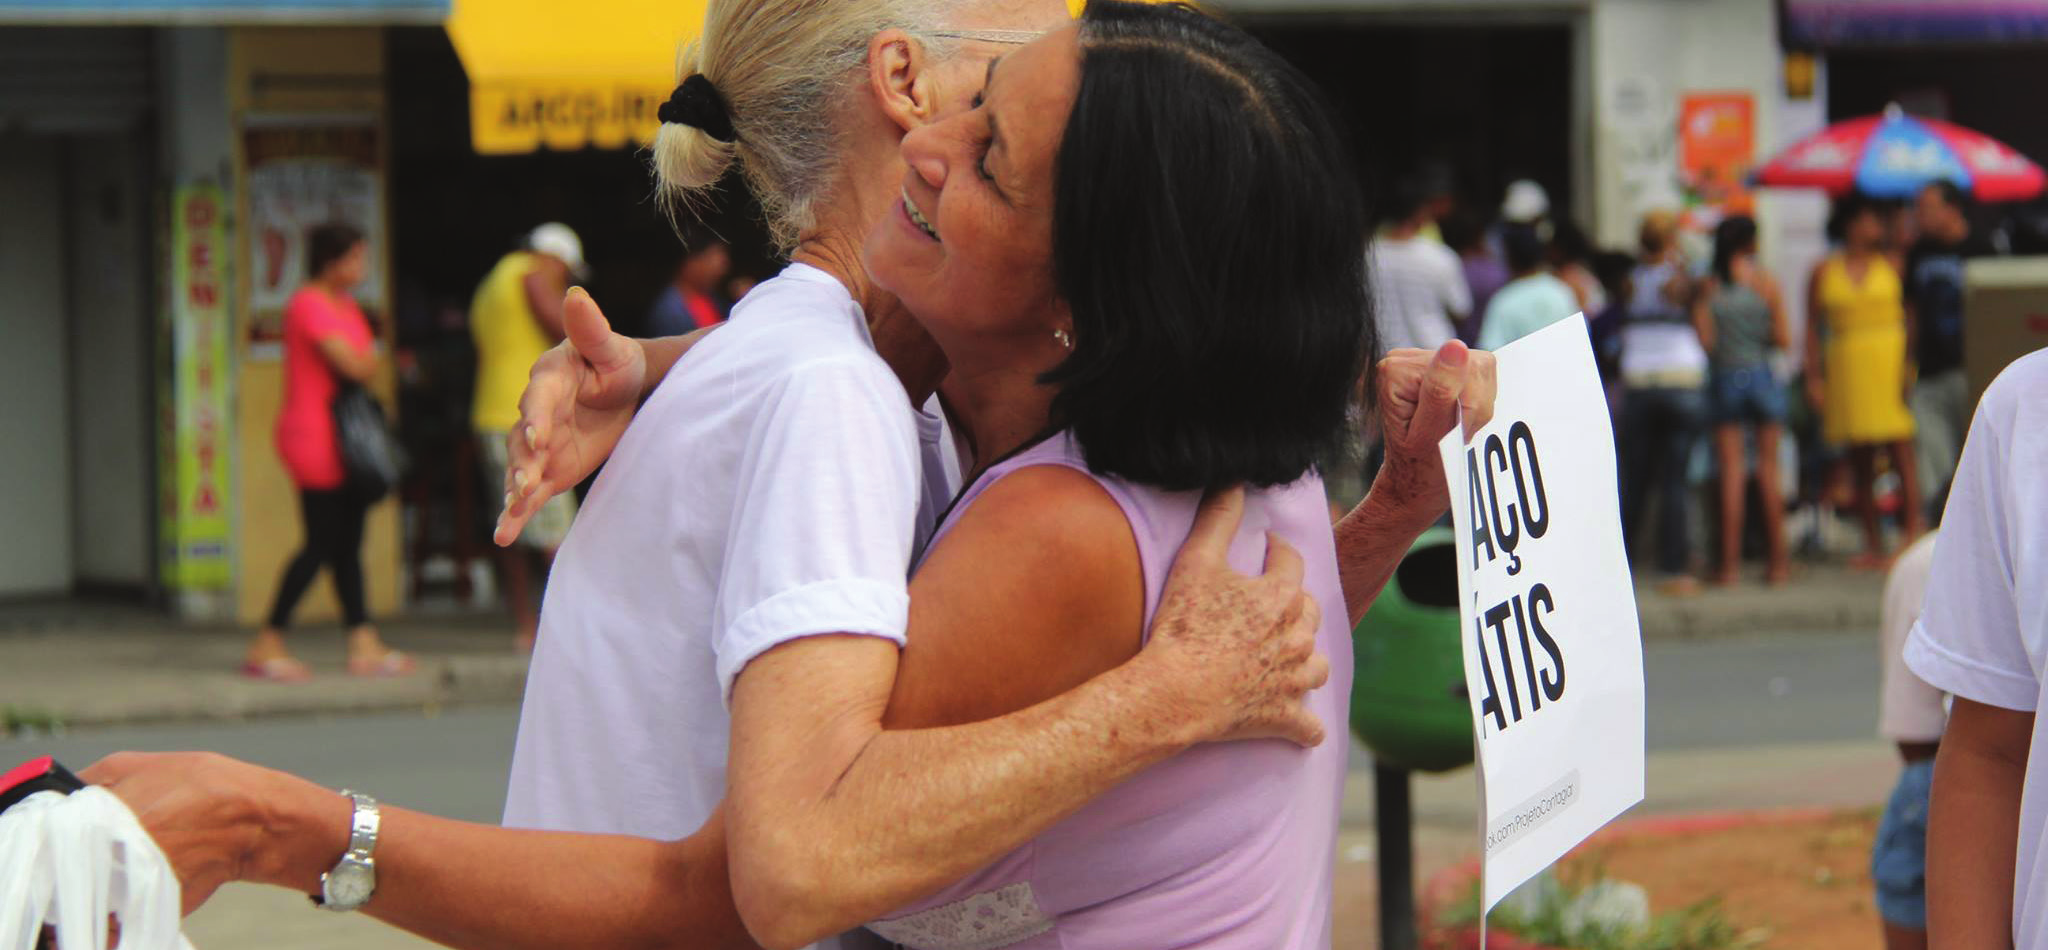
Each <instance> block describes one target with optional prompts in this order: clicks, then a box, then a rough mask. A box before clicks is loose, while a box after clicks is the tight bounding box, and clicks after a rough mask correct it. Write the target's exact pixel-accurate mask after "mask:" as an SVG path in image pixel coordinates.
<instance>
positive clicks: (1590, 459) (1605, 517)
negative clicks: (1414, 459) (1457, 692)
mask: <svg viewBox="0 0 2048 950" xmlns="http://www.w3.org/2000/svg"><path fill="white" fill-rule="evenodd" d="M1498 355H1499V364H1498V373H1499V385H1500V388H1499V390H1498V395H1497V398H1496V402H1495V412H1494V417H1493V420H1492V421H1491V422H1489V423H1487V424H1486V426H1484V427H1483V428H1481V429H1479V430H1478V431H1477V432H1475V433H1473V434H1472V437H1471V438H1470V440H1467V439H1466V438H1465V437H1464V434H1463V433H1462V432H1460V431H1456V430H1454V431H1452V432H1451V434H1450V435H1448V436H1446V437H1445V438H1444V440H1443V442H1442V443H1441V444H1440V445H1439V447H1438V448H1439V450H1440V451H1441V453H1442V457H1443V464H1444V474H1445V477H1446V478H1447V479H1448V481H1449V483H1450V485H1451V524H1452V530H1453V532H1454V536H1455V537H1456V538H1457V539H1458V544H1457V551H1458V596H1459V602H1460V611H1459V613H1460V615H1461V619H1462V621H1463V623H1464V630H1465V636H1464V637H1462V638H1461V639H1462V641H1463V650H1464V660H1465V682H1466V689H1467V691H1468V695H1469V696H1470V697H1471V702H1472V722H1473V734H1474V735H1475V736H1476V737H1477V741H1478V746H1479V754H1478V758H1479V807H1480V816H1479V817H1480V832H1481V836H1482V838H1481V852H1480V853H1481V864H1480V883H1481V900H1482V903H1481V905H1480V908H1481V910H1482V912H1483V911H1485V910H1490V909H1491V908H1492V907H1493V906H1494V905H1495V904H1496V903H1498V902H1499V901H1500V899H1501V898H1502V897H1505V896H1506V895H1507V894H1508V892H1510V891H1512V890H1514V889H1515V887H1517V886H1518V885H1520V884H1521V883H1522V882H1524V881H1527V880H1528V879H1529V878H1530V877H1532V876H1534V875H1535V874H1537V873H1538V872H1540V871H1542V870H1543V869H1544V868H1547V867H1549V866H1550V865H1551V864H1552V863H1553V862H1555V861H1557V859H1559V858H1561V857H1563V856H1564V855H1565V853H1566V852H1568V851H1570V850H1571V849H1572V848H1573V847H1575V846H1576V845H1578V844H1579V843H1580V842H1581V841H1584V840H1586V838H1587V837H1588V836H1590V835H1591V834H1593V833H1594V832H1595V831H1598V830H1599V829H1600V828H1601V826H1603V825H1605V824H1606V823H1607V822H1609V821H1612V820H1613V819H1614V818H1615V817H1616V816H1618V815H1620V814H1621V813H1622V812H1624V811H1626V810H1628V809H1629V808H1630V807H1632V806H1634V805H1635V804H1636V803H1637V802H1640V801H1642V799H1643V768H1644V747H1643V735H1644V693H1643V653H1642V632H1641V627H1640V625H1639V623H1638V620H1637V615H1636V601H1635V588H1634V586H1633V585H1632V584H1631V583H1630V580H1629V569H1628V556H1627V555H1626V554H1625V553H1624V551H1623V548H1622V536H1621V513H1620V509H1619V506H1617V505H1616V504H1615V503H1614V498H1615V464H1614V441H1613V432H1612V430H1611V429H1610V428H1609V426H1608V421H1607V397H1606V393H1605V390H1604V389H1603V388H1602V387H1601V384H1600V372H1599V370H1598V369H1597V368H1596V367H1595V365H1594V362H1593V347H1592V343H1591V340H1590V338H1589V337H1588V336H1587V334H1586V322H1585V319H1584V318H1583V317H1582V316H1579V317H1572V318H1570V319H1567V320H1560V321H1558V322H1556V323H1553V324H1551V325H1550V326H1548V327H1545V328H1543V329H1541V330H1538V331H1536V332H1535V333H1532V334H1530V335H1529V336H1527V337H1524V338H1522V339H1520V340H1517V341H1515V342H1514V343H1511V344H1509V345H1507V346H1505V347H1502V348H1501V350H1500V352H1499V354H1498ZM1546 475H1547V476H1548V477H1545V476H1546Z"/></svg>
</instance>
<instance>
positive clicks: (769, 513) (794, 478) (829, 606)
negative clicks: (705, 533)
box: [712, 359, 921, 702]
mask: <svg viewBox="0 0 2048 950" xmlns="http://www.w3.org/2000/svg"><path fill="white" fill-rule="evenodd" d="M765 398H766V399H767V400H768V404H767V405H764V406H763V407H762V408H761V411H760V414H759V415H758V417H757V418H756V421H755V424H754V427H753V430H752V432H751V433H750V434H749V438H748V445H747V449H746V452H745V455H744V457H743V461H742V463H741V466H740V471H739V482H740V484H739V488H738V491H737V495H736V498H735V503H734V508H733V512H732V520H731V527H730V528H729V534H728V538H727V544H726V550H725V558H724V564H723V568H722V570H721V572H720V576H719V582H718V596H717V603H716V605H715V607H714V610H713V626H712V630H713V634H712V637H713V639H712V649H713V651H714V653H715V654H716V655H717V658H718V679H719V688H720V691H721V694H722V695H723V697H724V698H725V699H726V701H728V702H730V701H731V698H732V684H733V681H734V680H735V679H736V678H737V677H738V676H739V672H740V670H741V669H742V668H744V667H745V666H746V665H747V663H748V662H750V661H752V660H753V658H754V657H757V656H759V655H761V654H762V653H764V652H766V651H767V650H769V649H771V648H773V647H775V646H777V645H779V644H782V643H786V642H788V641H790V640H795V639H799V638H802V637H809V636H817V635H820V634H832V633H849V634H863V635H867V636H876V637H884V638H887V639H890V640H894V641H895V642H897V643H898V644H901V643H902V642H903V638H904V631H905V630H906V629H907V628H908V626H909V623H910V595H909V587H908V582H907V577H908V572H909V566H910V554H911V545H912V542H913V536H914V532H915V530H916V520H917V506H918V498H919V495H920V481H919V479H920V472H921V468H920V465H919V457H918V438H917V427H916V423H915V420H914V418H913V416H912V413H911V411H910V405H909V402H908V399H907V398H906V397H905V395H904V392H903V387H902V385H901V384H900V383H898V382H897V380H896V377H895V376H894V374H892V373H890V372H889V371H888V369H887V367H886V366H884V365H883V364H882V363H881V362H880V361H879V360H873V359H845V360H830V361H821V362H816V363H810V364H806V365H804V366H802V367H799V368H798V369H796V370H795V371H793V372H792V373H791V374H790V375H788V376H787V377H785V378H784V379H783V380H782V381H781V382H780V383H779V384H778V385H776V386H773V387H771V388H770V389H769V391H768V393H767V395H766V396H765Z"/></svg>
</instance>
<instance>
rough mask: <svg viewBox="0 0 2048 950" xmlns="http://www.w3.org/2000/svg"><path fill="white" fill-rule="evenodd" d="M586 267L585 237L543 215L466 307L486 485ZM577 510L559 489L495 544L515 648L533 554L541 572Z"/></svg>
mask: <svg viewBox="0 0 2048 950" xmlns="http://www.w3.org/2000/svg"><path fill="white" fill-rule="evenodd" d="M587 273H588V268H587V267H586V266H585V264H584V262H583V240H582V239H581V238H579V237H577V236H576V232H575V231H574V230H572V229H570V227H569V226H568V225H566V224H559V223H555V222H549V223H547V224H543V225H541V226H540V227H537V228H534V229H533V232H532V233H531V234H529V235H527V238H526V246H525V247H524V248H523V249H521V250H517V251H513V252H512V253H510V254H507V255H505V256H504V257H503V258H501V259H499V261H498V264H497V266H495V267H493V268H491V272H490V274H489V276H486V277H485V278H484V280H483V283H482V284H481V285H479V286H478V287H477V291H476V298H475V300H474V301H472V302H471V304H470V308H469V333H470V337H471V338H472V339H474V340H475V341H476V396H475V400H474V402H473V403H472V404H471V406H470V425H471V426H472V427H473V428H474V429H476V435H477V444H478V446H479V447H480V451H479V454H478V459H479V460H480V462H481V464H480V465H479V468H480V469H481V470H482V471H483V472H485V473H486V475H487V476H488V477H487V478H486V479H485V482H486V484H487V485H488V488H487V491H489V492H493V493H495V492H496V491H497V479H496V475H497V473H498V472H501V471H504V469H505V464H506V462H507V460H508V456H507V454H506V448H505V436H506V433H508V432H510V431H511V430H512V427H513V426H514V425H515V424H517V423H518V422H519V394H520V393H521V392H524V391H525V389H526V376H527V367H529V366H532V365H533V361H534V360H537V359H539V358H540V356H541V354H542V353H545V352H547V350H548V348H549V347H551V346H554V345H555V344H556V343H558V342H560V341H561V339H562V297H563V295H564V294H566V293H567V292H568V290H569V282H570V279H571V278H572V277H574V278H577V279H581V278H583V277H585V276H586V275H587ZM575 516H576V500H575V496H573V495H570V494H569V493H567V492H564V493H562V494H560V495H556V496H555V497H553V498H551V499H549V500H548V503H547V505H546V506H544V507H543V509H542V510H541V511H539V512H536V513H535V515H534V518H533V520H532V521H529V522H527V525H526V530H525V531H524V532H522V533H521V534H520V536H519V544H517V545H514V546H512V547H509V548H504V549H501V550H500V551H499V554H498V564H499V578H500V583H501V584H502V585H503V587H504V589H505V599H506V602H507V603H508V604H509V605H510V606H511V608H512V616H513V618H514V619H515V620H517V621H518V624H519V633H518V639H517V641H516V643H517V646H518V647H519V649H520V650H522V651H525V650H531V649H532V648H533V638H534V631H535V630H536V629H537V628H538V625H539V622H540V608H539V598H538V597H537V596H535V594H534V591H533V589H532V587H533V583H532V576H533V564H532V561H533V560H534V555H535V554H536V553H537V554H538V555H539V559H540V560H541V561H542V562H543V563H542V564H541V569H542V576H546V568H547V562H549V561H551V560H552V559H553V558H554V554H555V549H556V548H559V547H561V545H562V539H563V538H565V537H567V536H568V534H569V522H570V521H571V520H573V519H574V518H575Z"/></svg>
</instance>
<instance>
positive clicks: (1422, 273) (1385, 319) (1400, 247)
mask: <svg viewBox="0 0 2048 950" xmlns="http://www.w3.org/2000/svg"><path fill="white" fill-rule="evenodd" d="M1367 258H1368V259H1369V260H1370V261H1371V267H1370V268H1369V272H1368V274H1367V279H1368V280H1369V281H1370V283H1371V286H1372V288H1373V304H1374V307H1375V309H1377V310H1378V311H1379V312H1378V314H1377V318H1378V324H1379V331H1380V345H1382V346H1384V347H1386V348H1387V349H1389V350H1391V349H1396V348H1398V347H1404V346H1414V347H1421V348H1422V349H1425V350H1434V349H1436V348H1437V347H1439V346H1442V345H1444V343H1445V342H1447V341H1449V340H1450V338H1451V337H1453V336H1456V335H1457V328H1456V327H1455V326H1453V325H1452V324H1451V319H1452V315H1453V314H1459V315H1462V314H1468V313H1471V312H1472V288H1471V287H1470V286H1468V285H1466V283H1465V267H1464V265H1463V264H1462V263H1460V262H1459V260H1458V254H1457V252H1456V251H1453V250H1451V249H1450V248H1448V247H1445V246H1443V245H1442V244H1439V243H1437V242H1435V241H1432V240H1430V239H1428V238H1425V237H1419V236H1418V237H1412V238H1406V239H1398V240H1397V239H1394V238H1386V237H1379V238H1374V239H1373V242H1372V249H1371V250H1370V251H1369V252H1368V253H1367Z"/></svg>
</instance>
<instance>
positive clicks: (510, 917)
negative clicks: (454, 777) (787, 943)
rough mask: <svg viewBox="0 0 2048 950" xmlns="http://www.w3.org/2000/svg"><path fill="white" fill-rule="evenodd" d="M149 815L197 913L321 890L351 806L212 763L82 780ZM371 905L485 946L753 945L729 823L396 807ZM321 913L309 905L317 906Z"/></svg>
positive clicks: (388, 814)
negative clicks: (579, 821)
mask: <svg viewBox="0 0 2048 950" xmlns="http://www.w3.org/2000/svg"><path fill="white" fill-rule="evenodd" d="M81 777H82V778H84V779H86V780H87V781H90V782H93V783H94V784H100V785H106V786H108V787H110V788H111V789H112V790H113V792H114V793H115V794H116V795H119V796H120V797H121V799H122V800H123V801H125V802H127V803H128V805H129V807H130V808H132V809H134V810H135V812H136V815H137V817H138V818H140V819H141V820H142V824H143V827H144V828H146V829H148V830H149V833H150V834H151V835H152V836H153V837H155V838H156V840H157V843H158V844H159V845H160V846H161V847H162V848H163V849H164V852H165V854H166V855H167V856H168V857H169V858H170V859H171V863H172V866H173V867H174V868H175V869H176V870H177V872H178V876H179V880H180V882H181V884H182V885H183V888H184V903H185V910H186V911H187V912H190V911H191V910H193V909H194V908H196V907H198V906H199V905H200V904H202V903H204V902H205V901H206V899H207V898H208V897H210V896H211V895H212V893H213V891H214V889H215V888H218V887H219V886H220V885H221V884H223V883H226V882H228V881H236V880H240V881H251V882H256V883H264V884H275V885H278V886H281V887H286V888H290V889H292V890H295V891H298V892H300V893H303V894H317V893H319V892H320V875H321V874H322V873H325V872H326V871H327V870H329V869H330V868H332V867H333V866H334V863H335V861H336V860H338V859H339V858H340V857H341V854H342V852H343V851H344V850H346V849H347V846H348V825H349V813H350V810H351V807H352V806H351V805H350V803H349V801H348V799H345V798H343V797H341V796H340V795H339V794H336V793H335V792H333V791H331V790H328V789H325V788H321V787H319V786H317V785H314V784H313V783H311V782H308V781H305V780H304V779H300V778H297V777H294V776H291V775H286V774H285V773H282V772H277V771H273V770H270V769H265V768H261V767H258V766H254V765H249V764H247V763H244V762H237V761H234V760H232V759H227V758H224V757H222V756H217V755H210V754H205V753H170V754H143V753H123V754H120V755H116V756H113V757H110V758H108V759H105V760H103V761H101V762H99V763H97V764H95V765H93V766H92V767H91V768H89V769H86V770H85V771H84V772H83V773H81ZM376 862H377V893H376V896H375V897H373V898H372V899H371V901H370V902H369V903H368V904H366V905H364V908H363V911H364V912H365V913H367V914H369V915H371V916H373V917H376V918H378V919H380V920H383V921H384V922H386V923H389V924H391V925H393V926H396V927H400V928H403V929H405V930H409V931H411V932H413V933H416V934H419V935H420V936H422V937H426V938H427V939H429V940H433V941H435V942H437V943H443V944H447V945H448V946H452V947H474V948H478V950H485V948H489V950H524V948H532V950H558V948H591V950H599V948H664V947H691V948H698V947H702V948H714V950H722V948H750V947H752V946H754V944H753V942H752V941H751V940H749V939H748V938H747V935H746V930H745V928H744V927H742V926H741V925H740V920H739V916H738V914H737V913H735V912H734V910H733V905H732V894H731V888H730V885H729V881H728V878H727V876H726V871H725V834H724V824H723V820H722V818H721V817H720V816H719V815H716V814H714V815H713V816H712V818H711V820H710V821H709V822H708V823H706V825H705V826H704V828H703V829H702V830H700V831H699V832H698V833H697V834H695V835H692V836H690V837H689V838H686V839H684V840H682V841H673V842H663V841H649V840H646V839H641V838H629V837H624V836H619V835H582V834H569V833H566V832H549V831H528V830H521V829H509V828H499V827H496V826H494V825H481V824H474V823H471V822H463V821H454V820H450V819H446V818H436V817H433V816H431V815H425V814H421V813H419V812H414V811H407V810H405V809H402V808H394V807H391V806H389V805H386V806H384V808H383V829H382V831H381V833H380V834H379V836H378V844H377V850H376ZM309 911H310V909H309Z"/></svg>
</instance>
